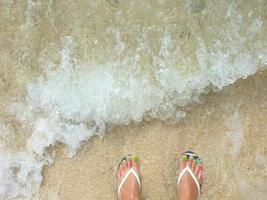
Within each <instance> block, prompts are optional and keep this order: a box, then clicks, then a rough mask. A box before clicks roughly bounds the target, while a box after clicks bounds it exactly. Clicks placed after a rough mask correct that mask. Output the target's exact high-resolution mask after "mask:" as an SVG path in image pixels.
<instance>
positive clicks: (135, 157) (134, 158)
mask: <svg viewBox="0 0 267 200" xmlns="http://www.w3.org/2000/svg"><path fill="white" fill-rule="evenodd" d="M131 160H132V161H133V162H135V163H137V162H138V161H139V156H132V157H131Z"/></svg>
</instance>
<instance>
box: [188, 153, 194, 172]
mask: <svg viewBox="0 0 267 200" xmlns="http://www.w3.org/2000/svg"><path fill="white" fill-rule="evenodd" d="M193 163H194V158H193V156H190V157H189V161H188V167H189V168H191V169H192V167H193Z"/></svg>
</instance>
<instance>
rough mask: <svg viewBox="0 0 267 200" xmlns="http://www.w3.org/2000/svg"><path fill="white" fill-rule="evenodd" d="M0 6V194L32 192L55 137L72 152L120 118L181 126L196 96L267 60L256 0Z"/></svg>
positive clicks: (265, 6)
mask: <svg viewBox="0 0 267 200" xmlns="http://www.w3.org/2000/svg"><path fill="white" fill-rule="evenodd" d="M0 4H1V6H0V9H1V12H0V13H1V14H0V17H1V21H0V30H1V33H0V40H1V46H0V51H1V55H0V64H1V69H0V84H1V93H0V99H1V104H0V105H1V106H0V109H1V117H0V125H1V126H0V133H1V137H0V160H1V163H5V164H4V165H2V166H0V198H1V199H14V198H25V199H28V198H30V197H31V196H32V194H34V193H35V192H36V191H38V188H39V186H40V184H41V181H42V175H41V171H42V169H43V166H45V165H46V164H49V163H52V161H53V158H54V154H53V148H52V146H54V145H55V144H57V143H59V142H61V143H64V144H65V145H66V149H67V153H68V155H70V156H72V155H74V154H75V152H76V150H77V149H78V148H79V146H80V143H81V141H84V140H88V139H89V138H90V137H91V136H93V135H96V134H97V135H101V136H102V135H104V134H105V133H106V131H108V130H110V129H111V128H112V127H113V126H115V125H118V124H120V125H121V124H129V123H130V122H133V121H134V122H141V121H142V120H144V119H146V120H150V119H154V118H156V119H160V120H163V121H168V122H178V123H179V120H180V119H181V118H183V117H184V116H185V112H184V111H183V107H185V106H187V105H188V104H191V103H197V102H198V97H199V96H200V95H201V94H203V93H206V92H209V91H211V90H215V91H217V90H220V89H222V88H223V87H225V86H227V85H229V84H231V83H233V82H235V81H236V80H238V79H240V78H246V77H247V76H248V75H252V74H254V73H256V72H257V71H261V70H264V69H266V66H267V30H266V27H267V26H266V23H267V16H266V10H267V2H266V1H264V0H257V1H253V2H252V1H250V2H249V1H247V2H246V1H238V0H236V1H205V0H195V1H182V0H180V1H169V0H158V1H155V0H150V1H145V2H143V1H138V0H135V1H134V0H127V1H122V0H105V1H104V0H99V1H85V0H84V1H75V2H72V1H52V0H49V1H39V0H36V1H33V0H28V1H25V2H24V1H2V2H1V3H0ZM225 126H231V123H230V124H229V123H226V125H225ZM233 137H235V136H233ZM240 138H241V136H240V135H236V138H234V140H235V142H236V146H237V147H238V145H239V143H240V141H239V139H240ZM233 152H234V153H235V154H236V155H238V153H239V151H238V148H237V149H235V150H234V151H233Z"/></svg>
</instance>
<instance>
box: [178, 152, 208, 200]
mask: <svg viewBox="0 0 267 200" xmlns="http://www.w3.org/2000/svg"><path fill="white" fill-rule="evenodd" d="M186 166H188V167H189V168H190V169H191V171H192V172H193V173H194V175H195V177H196V178H197V181H198V183H199V185H202V183H203V166H202V164H197V162H196V161H195V160H194V159H193V157H192V156H190V158H189V159H188V158H187V157H186V156H185V155H182V156H181V158H180V160H179V173H180V172H181V171H182V170H183V169H184V168H185V167H186ZM197 197H198V188H197V185H196V183H195V181H194V180H193V178H192V176H191V175H190V174H189V172H188V171H187V172H185V174H184V175H183V176H182V178H181V180H180V182H179V184H178V186H177V198H178V199H179V200H197Z"/></svg>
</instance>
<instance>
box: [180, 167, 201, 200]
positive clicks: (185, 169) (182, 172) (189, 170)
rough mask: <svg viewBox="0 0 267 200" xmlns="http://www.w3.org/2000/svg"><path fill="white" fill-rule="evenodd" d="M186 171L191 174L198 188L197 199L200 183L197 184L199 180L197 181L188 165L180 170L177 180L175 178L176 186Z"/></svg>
mask: <svg viewBox="0 0 267 200" xmlns="http://www.w3.org/2000/svg"><path fill="white" fill-rule="evenodd" d="M186 172H188V173H189V174H190V175H191V176H192V178H193V180H194V181H195V183H196V185H197V190H198V195H197V199H198V198H199V196H200V185H199V182H198V180H197V178H196V176H195V174H194V173H193V172H192V170H191V169H190V168H189V167H188V166H186V167H185V168H184V169H183V170H182V171H181V173H180V174H179V177H178V180H177V186H178V185H179V183H180V181H181V178H182V177H183V176H184V174H185V173H186Z"/></svg>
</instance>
